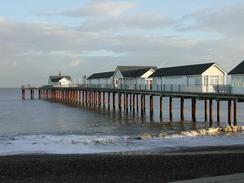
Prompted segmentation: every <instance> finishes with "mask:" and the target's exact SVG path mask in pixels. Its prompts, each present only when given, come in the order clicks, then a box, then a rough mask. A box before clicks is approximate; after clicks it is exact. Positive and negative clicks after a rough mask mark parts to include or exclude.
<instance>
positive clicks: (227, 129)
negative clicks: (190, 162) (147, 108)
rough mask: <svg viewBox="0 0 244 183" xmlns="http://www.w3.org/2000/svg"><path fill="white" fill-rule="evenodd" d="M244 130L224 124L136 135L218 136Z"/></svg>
mask: <svg viewBox="0 0 244 183" xmlns="http://www.w3.org/2000/svg"><path fill="white" fill-rule="evenodd" d="M243 132H244V126H229V125H228V126H224V127H216V128H214V127H212V128H202V129H196V130H188V131H181V132H179V133H177V132H174V133H172V132H164V131H163V132H160V133H159V134H150V133H144V134H140V135H138V136H137V137H136V139H138V140H145V139H152V138H182V137H198V136H218V135H231V134H241V133H243Z"/></svg>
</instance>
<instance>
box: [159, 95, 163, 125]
mask: <svg viewBox="0 0 244 183" xmlns="http://www.w3.org/2000/svg"><path fill="white" fill-rule="evenodd" d="M159 113H160V114H159V115H160V120H161V121H162V120H163V96H160V98H159Z"/></svg>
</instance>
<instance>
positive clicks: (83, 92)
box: [82, 90, 85, 105]
mask: <svg viewBox="0 0 244 183" xmlns="http://www.w3.org/2000/svg"><path fill="white" fill-rule="evenodd" d="M84 104H85V91H84V90H83V91H82V105H84Z"/></svg>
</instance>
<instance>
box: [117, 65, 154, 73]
mask: <svg viewBox="0 0 244 183" xmlns="http://www.w3.org/2000/svg"><path fill="white" fill-rule="evenodd" d="M117 69H119V71H120V72H124V71H131V70H139V69H154V70H156V69H157V67H155V66H117Z"/></svg>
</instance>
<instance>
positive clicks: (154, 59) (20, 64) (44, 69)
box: [0, 19, 244, 86]
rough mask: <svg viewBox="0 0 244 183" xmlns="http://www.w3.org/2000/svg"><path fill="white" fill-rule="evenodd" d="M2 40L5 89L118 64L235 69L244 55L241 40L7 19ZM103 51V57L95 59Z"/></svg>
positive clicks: (0, 50)
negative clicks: (87, 28)
mask: <svg viewBox="0 0 244 183" xmlns="http://www.w3.org/2000/svg"><path fill="white" fill-rule="evenodd" d="M0 41H1V44H0V56H1V61H0V62H1V67H0V73H1V74H0V76H2V77H0V85H1V86H10V85H11V86H18V85H20V84H22V83H33V84H42V83H43V82H44V81H45V82H46V79H47V76H48V75H50V74H54V73H57V72H59V71H62V72H65V73H67V74H71V75H72V76H74V78H79V77H80V76H81V75H82V74H83V73H84V74H86V75H89V74H90V73H92V72H99V71H103V70H104V71H107V70H111V69H113V68H114V67H115V66H116V65H121V64H125V65H127V64H134V65H148V64H149V63H150V64H151V65H157V66H159V65H160V64H161V63H162V62H164V61H165V60H166V61H167V62H166V63H165V66H170V65H172V64H174V65H180V64H190V63H199V62H208V61H217V62H219V63H220V64H222V65H223V67H224V68H227V69H231V67H233V64H237V63H238V62H240V60H241V59H242V58H241V57H242V54H243V51H244V47H243V46H240V45H244V41H243V40H242V39H240V40H236V41H233V40H229V39H223V40H222V39H221V40H214V41H208V40H205V41H200V40H194V39H189V38H188V39H187V38H184V37H179V36H178V37H175V36H174V37H164V36H156V35H152V34H150V32H147V33H145V34H144V35H137V36H133V35H131V34H125V35H118V34H116V31H115V33H111V32H106V31H105V32H94V31H91V30H90V31H85V30H77V29H74V28H71V27H66V26H62V25H52V24H44V23H21V22H15V21H11V20H6V19H1V20H0ZM99 50H103V51H102V54H94V53H97V52H99ZM210 50H211V51H210ZM104 53H105V54H104ZM107 53H108V54H107ZM6 78H7V79H6Z"/></svg>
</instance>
